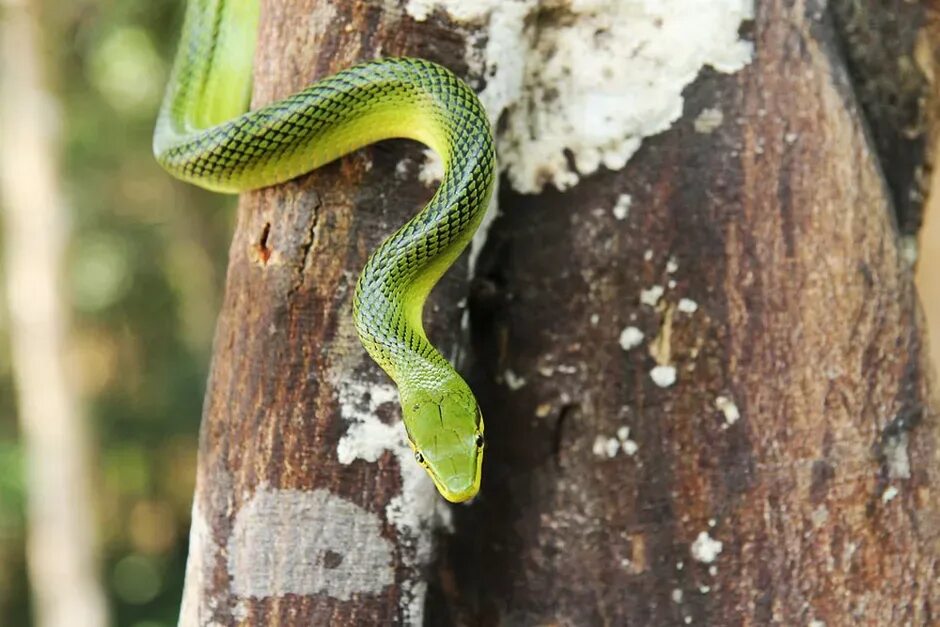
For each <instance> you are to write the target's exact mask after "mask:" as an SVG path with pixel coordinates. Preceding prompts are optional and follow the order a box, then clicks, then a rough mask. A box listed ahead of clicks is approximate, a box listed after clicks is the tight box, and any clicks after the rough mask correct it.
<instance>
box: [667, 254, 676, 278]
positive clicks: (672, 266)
mask: <svg viewBox="0 0 940 627" xmlns="http://www.w3.org/2000/svg"><path fill="white" fill-rule="evenodd" d="M678 269H679V262H678V261H676V258H675V257H670V258H669V261H667V262H666V272H667V273H668V274H673V273H675V271H676V270H678Z"/></svg>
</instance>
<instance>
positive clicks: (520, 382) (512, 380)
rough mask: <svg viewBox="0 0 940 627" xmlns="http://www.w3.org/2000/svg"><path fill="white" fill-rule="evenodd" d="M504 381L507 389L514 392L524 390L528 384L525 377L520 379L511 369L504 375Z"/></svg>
mask: <svg viewBox="0 0 940 627" xmlns="http://www.w3.org/2000/svg"><path fill="white" fill-rule="evenodd" d="M503 381H505V382H506V387H507V388H509V389H510V390H512V391H513V392H515V391H516V390H520V389H522V388H523V387H525V384H526V380H525V377H520V376H519V375H517V374H516V373H515V372H513V371H512V370H510V369H509V368H507V369H506V371H505V372H504V373H503Z"/></svg>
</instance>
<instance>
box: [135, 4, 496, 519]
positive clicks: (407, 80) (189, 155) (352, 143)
mask: <svg viewBox="0 0 940 627" xmlns="http://www.w3.org/2000/svg"><path fill="white" fill-rule="evenodd" d="M258 16H259V2H258V0H190V1H189V4H188V7H187V11H186V18H185V22H184V25H183V32H182V37H181V41H180V44H179V50H178V52H177V56H176V60H175V62H174V65H173V71H172V74H171V77H170V81H169V85H168V87H167V92H166V96H165V98H164V101H163V105H162V108H161V111H160V114H159V118H158V120H157V125H156V130H155V133H154V141H153V148H154V154H155V155H156V158H157V160H158V161H159V163H160V164H161V165H162V166H163V167H164V168H165V169H166V170H167V171H168V172H169V173H170V174H172V175H173V176H175V177H177V178H180V179H182V180H184V181H188V182H190V183H194V184H196V185H199V186H201V187H204V188H207V189H210V190H215V191H219V192H226V193H238V192H242V191H245V190H251V189H257V188H260V187H265V186H269V185H275V184H277V183H281V182H283V181H287V180H289V179H292V178H294V177H297V176H299V175H301V174H304V173H306V172H309V171H310V170H313V169H316V168H318V167H320V166H321V165H324V164H326V163H329V162H330V161H333V160H335V159H337V158H339V157H341V156H343V155H345V154H347V153H349V152H351V151H353V150H356V149H358V148H361V147H363V146H366V145H368V144H371V143H373V142H376V141H380V140H383V139H389V138H409V139H414V140H417V141H419V142H421V143H423V144H425V145H427V146H428V147H430V148H431V149H433V150H434V151H435V152H437V153H438V154H439V155H440V157H441V159H442V161H443V163H444V176H443V179H442V181H441V183H440V187H439V188H438V189H437V191H436V193H435V194H434V196H433V197H432V198H431V200H430V201H429V202H428V204H427V205H426V206H425V207H424V208H423V209H421V210H420V211H419V212H418V213H417V214H416V215H415V216H414V217H413V218H412V219H411V220H409V221H408V222H407V223H406V224H405V225H404V226H402V227H401V228H400V229H399V230H398V231H397V232H395V233H394V234H393V235H392V236H390V237H389V238H388V239H386V240H385V241H384V242H383V243H382V244H381V245H380V246H379V247H378V249H377V250H375V252H373V254H372V255H371V257H370V258H369V261H368V262H367V263H366V266H365V268H364V269H363V271H362V274H361V275H360V277H359V281H358V283H357V286H356V292H355V296H354V299H353V318H354V321H355V325H356V330H357V332H358V334H359V338H360V339H361V341H362V344H363V346H364V347H365V349H366V351H367V352H368V353H369V355H370V356H371V357H372V359H374V360H375V362H376V363H377V364H378V365H379V366H381V367H382V369H383V370H385V372H386V373H388V375H389V376H390V377H391V378H392V379H393V380H394V381H395V383H396V385H397V386H398V392H399V396H400V399H401V406H402V418H403V421H404V424H405V430H406V432H407V434H408V440H409V442H410V443H411V446H412V448H413V449H414V453H415V459H416V460H417V462H418V463H419V464H421V465H422V466H423V467H424V468H425V469H426V470H427V472H428V474H429V475H430V477H431V479H432V480H433V482H434V484H435V485H436V486H437V488H438V490H439V492H440V493H441V495H442V496H444V498H446V499H448V500H449V501H453V502H460V501H465V500H467V499H469V498H471V497H473V496H474V495H475V494H477V492H478V491H479V487H480V475H481V470H482V464H483V447H484V441H483V419H482V414H481V412H480V409H479V406H478V404H477V401H476V399H475V397H474V395H473V393H472V392H471V391H470V388H469V387H468V385H467V383H466V382H465V381H464V379H463V378H462V377H461V376H460V375H459V374H458V373H457V372H456V371H455V370H454V368H453V367H452V366H451V365H450V364H449V363H448V362H447V360H446V359H445V358H444V357H443V356H442V355H441V353H440V352H439V351H438V350H437V349H435V348H434V346H432V344H431V343H430V341H429V340H428V338H427V336H426V335H425V332H424V328H423V325H422V310H423V306H424V302H425V299H426V298H427V296H428V294H429V293H430V291H431V289H432V288H433V287H434V285H435V283H437V281H438V279H440V277H441V276H442V275H443V274H444V272H446V270H447V269H448V268H449V267H450V266H451V265H452V264H453V263H454V261H455V260H456V259H457V256H458V255H459V254H460V252H461V251H462V250H463V249H464V248H465V247H466V245H467V244H468V243H469V241H470V239H471V237H472V236H473V233H474V231H475V230H476V228H477V227H478V226H479V224H480V221H481V219H482V217H483V214H484V213H485V211H486V207H487V204H488V202H489V198H490V195H491V194H492V190H493V185H494V177H495V171H496V162H495V152H494V148H493V138H492V133H491V131H490V126H489V122H488V120H487V117H486V114H485V112H484V110H483V107H482V105H481V104H480V101H479V100H478V99H477V97H476V95H475V94H474V93H473V91H472V90H471V89H470V88H469V87H468V86H467V85H466V84H465V83H464V82H463V81H461V80H460V79H458V78H457V77H455V76H454V75H453V74H452V73H451V72H450V71H448V70H447V69H445V68H443V67H441V66H439V65H436V64H434V63H431V62H429V61H424V60H420V59H411V58H388V59H379V60H375V61H371V62H367V63H363V64H361V65H357V66H354V67H351V68H349V69H346V70H343V71H341V72H339V73H337V74H334V75H332V76H329V77H327V78H324V79H322V80H320V81H318V82H316V83H314V84H313V85H310V86H309V87H307V88H306V89H304V90H302V91H300V92H297V93H295V94H293V95H291V96H289V97H287V98H285V99H283V100H281V101H278V102H275V103H272V104H269V105H267V106H264V107H261V108H258V109H256V110H253V111H248V104H249V94H250V91H251V69H252V57H253V54H254V49H255V43H256V38H257V28H258Z"/></svg>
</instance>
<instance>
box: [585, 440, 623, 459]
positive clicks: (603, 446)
mask: <svg viewBox="0 0 940 627" xmlns="http://www.w3.org/2000/svg"><path fill="white" fill-rule="evenodd" d="M619 450H620V441H619V440H618V439H617V438H608V437H606V436H603V435H599V436H597V437H596V438H594V445H593V446H592V447H591V451H592V452H593V453H594V454H595V455H597V456H598V457H606V458H608V459H609V458H612V457H616V456H617V451H619Z"/></svg>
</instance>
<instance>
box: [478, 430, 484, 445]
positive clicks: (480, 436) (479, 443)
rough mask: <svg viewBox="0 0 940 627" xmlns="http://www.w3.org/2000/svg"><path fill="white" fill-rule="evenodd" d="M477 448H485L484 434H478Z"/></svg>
mask: <svg viewBox="0 0 940 627" xmlns="http://www.w3.org/2000/svg"><path fill="white" fill-rule="evenodd" d="M477 448H483V434H482V433H478V434H477Z"/></svg>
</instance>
